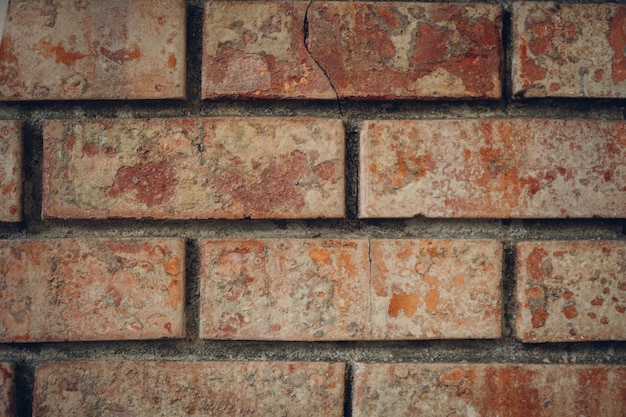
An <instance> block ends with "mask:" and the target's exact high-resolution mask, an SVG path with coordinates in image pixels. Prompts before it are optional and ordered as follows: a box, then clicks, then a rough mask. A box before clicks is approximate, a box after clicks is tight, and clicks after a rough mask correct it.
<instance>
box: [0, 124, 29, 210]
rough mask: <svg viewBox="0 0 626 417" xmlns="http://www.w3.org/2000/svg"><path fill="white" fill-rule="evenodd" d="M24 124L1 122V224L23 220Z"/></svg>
mask: <svg viewBox="0 0 626 417" xmlns="http://www.w3.org/2000/svg"><path fill="white" fill-rule="evenodd" d="M22 151H23V145H22V124H21V123H19V122H14V121H8V120H7V121H0V222H18V221H20V220H22Z"/></svg>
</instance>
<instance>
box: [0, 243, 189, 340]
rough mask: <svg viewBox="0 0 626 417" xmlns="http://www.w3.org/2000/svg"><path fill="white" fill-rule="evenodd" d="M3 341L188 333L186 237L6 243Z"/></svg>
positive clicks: (0, 271)
mask: <svg viewBox="0 0 626 417" xmlns="http://www.w3.org/2000/svg"><path fill="white" fill-rule="evenodd" d="M0 288H2V291H1V292H0V342H44V341H65V340H71V341H74V340H119V339H155V338H176V337H182V336H184V323H183V318H184V317H183V313H184V304H185V301H184V288H185V242H184V240H183V239H173V238H170V239H166V238H158V239H157V238H154V239H48V240H2V241H0Z"/></svg>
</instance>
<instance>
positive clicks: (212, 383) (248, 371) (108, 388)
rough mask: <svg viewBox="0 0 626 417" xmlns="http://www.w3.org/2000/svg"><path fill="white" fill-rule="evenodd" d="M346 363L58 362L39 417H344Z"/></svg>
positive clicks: (39, 389) (43, 381) (40, 398)
mask: <svg viewBox="0 0 626 417" xmlns="http://www.w3.org/2000/svg"><path fill="white" fill-rule="evenodd" d="M344 372H345V365H344V364H343V363H325V362H144V363H142V362H115V361H107V362H52V363H48V364H46V365H43V366H40V367H39V368H37V370H36V373H35V401H34V406H33V416H34V417H73V416H76V417H81V416H104V415H110V416H182V415H193V416H222V417H228V416H231V417H235V416H285V417H291V416H293V417H296V416H301V417H307V416H323V417H340V416H342V415H343V391H344Z"/></svg>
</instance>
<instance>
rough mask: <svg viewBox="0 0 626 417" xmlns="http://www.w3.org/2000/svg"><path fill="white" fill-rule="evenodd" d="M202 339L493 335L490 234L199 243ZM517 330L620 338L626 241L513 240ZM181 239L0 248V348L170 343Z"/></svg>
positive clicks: (179, 292)
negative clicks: (0, 345) (445, 237)
mask: <svg viewBox="0 0 626 417" xmlns="http://www.w3.org/2000/svg"><path fill="white" fill-rule="evenodd" d="M200 246H201V272H200V282H201V311H200V337H201V338H206V339H241V340H307V341H312V340H394V339H468V338H472V339H479V338H499V337H501V316H502V246H501V244H500V243H499V242H497V241H493V240H432V239H431V240H418V239H371V240H368V239H341V240H333V239H206V240H202V241H200ZM517 256H518V258H517V262H516V265H517V291H516V300H517V303H518V309H517V336H518V338H519V339H520V340H522V341H524V342H555V341H583V340H626V333H625V331H624V329H625V328H626V326H624V323H625V321H626V314H625V312H626V280H624V260H625V259H626V244H624V242H619V241H575V242H572V241H569V242H558V241H554V242H522V243H519V244H518V245H517ZM184 265H185V248H184V240H183V239H179V238H169V239H166V238H151V239H47V240H24V241H22V240H5V241H0V273H1V275H0V289H1V291H0V312H1V313H2V314H1V315H0V342H5V343H6V342H42V341H65V340H70V341H73V340H126V339H155V338H180V337H183V336H184V335H185V330H184V305H185V300H184V289H185V267H184Z"/></svg>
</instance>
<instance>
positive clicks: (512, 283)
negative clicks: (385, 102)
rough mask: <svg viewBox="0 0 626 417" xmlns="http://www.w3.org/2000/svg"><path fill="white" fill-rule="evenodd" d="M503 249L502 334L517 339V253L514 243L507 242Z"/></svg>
mask: <svg viewBox="0 0 626 417" xmlns="http://www.w3.org/2000/svg"><path fill="white" fill-rule="evenodd" d="M502 249H503V254H502V290H501V291H502V334H503V335H504V336H505V337H515V336H514V335H515V328H516V326H515V316H516V314H517V308H516V299H515V287H516V282H517V281H516V276H515V264H516V255H517V251H516V246H515V244H514V243H512V242H505V243H504V244H503V247H502Z"/></svg>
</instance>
